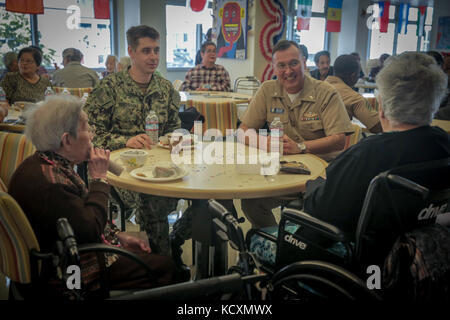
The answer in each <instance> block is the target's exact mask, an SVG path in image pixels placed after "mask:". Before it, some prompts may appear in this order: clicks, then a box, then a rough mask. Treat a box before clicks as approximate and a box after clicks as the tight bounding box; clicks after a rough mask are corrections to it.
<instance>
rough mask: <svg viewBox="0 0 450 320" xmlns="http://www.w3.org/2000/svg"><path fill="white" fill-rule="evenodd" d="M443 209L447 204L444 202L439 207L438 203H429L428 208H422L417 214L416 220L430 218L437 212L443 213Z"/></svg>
mask: <svg viewBox="0 0 450 320" xmlns="http://www.w3.org/2000/svg"><path fill="white" fill-rule="evenodd" d="M445 209H447V204H446V203H444V204H443V205H442V206H440V207H439V205H436V207H433V203H431V204H430V206H429V207H428V208H423V209H422V210H421V211H420V212H419V215H418V216H417V219H418V220H427V219H431V218H435V217H437V216H438V215H439V214H444V213H446V212H445Z"/></svg>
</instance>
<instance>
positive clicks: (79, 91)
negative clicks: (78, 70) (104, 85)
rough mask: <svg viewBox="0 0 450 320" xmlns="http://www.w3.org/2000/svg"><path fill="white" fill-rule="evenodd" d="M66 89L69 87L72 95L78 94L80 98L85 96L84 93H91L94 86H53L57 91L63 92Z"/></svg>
mask: <svg viewBox="0 0 450 320" xmlns="http://www.w3.org/2000/svg"><path fill="white" fill-rule="evenodd" d="M64 89H67V90H68V91H69V92H70V94H71V95H73V96H77V97H79V98H82V97H83V94H85V93H87V94H90V93H91V92H92V90H93V88H90V87H88V88H65V87H53V90H55V93H63V91H64Z"/></svg>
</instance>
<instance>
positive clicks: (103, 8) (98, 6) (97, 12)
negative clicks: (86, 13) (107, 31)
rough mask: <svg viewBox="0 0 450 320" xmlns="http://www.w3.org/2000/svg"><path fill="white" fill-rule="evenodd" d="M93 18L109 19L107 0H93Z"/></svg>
mask: <svg viewBox="0 0 450 320" xmlns="http://www.w3.org/2000/svg"><path fill="white" fill-rule="evenodd" d="M94 18H95V19H109V0H94Z"/></svg>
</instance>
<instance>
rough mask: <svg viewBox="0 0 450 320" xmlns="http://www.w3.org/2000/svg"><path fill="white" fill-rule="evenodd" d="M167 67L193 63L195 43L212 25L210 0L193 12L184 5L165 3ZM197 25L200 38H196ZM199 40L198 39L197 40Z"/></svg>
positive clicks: (187, 65) (171, 67) (197, 42)
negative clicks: (199, 27)
mask: <svg viewBox="0 0 450 320" xmlns="http://www.w3.org/2000/svg"><path fill="white" fill-rule="evenodd" d="M166 21H167V22H166V28H167V37H166V41H167V44H166V46H167V60H166V62H167V68H168V69H176V68H183V69H184V68H192V67H193V66H194V64H195V56H196V54H197V50H198V49H200V48H197V44H199V43H202V42H203V41H204V35H205V34H206V32H207V31H208V29H209V28H211V27H212V22H213V19H212V9H211V1H208V4H207V7H206V8H205V9H204V10H203V11H201V12H193V11H192V10H191V9H190V8H188V7H186V6H185V5H176V4H174V5H171V4H168V5H166ZM198 25H200V26H201V29H202V34H203V35H202V39H197V29H198V27H197V26H198ZM197 40H200V41H197Z"/></svg>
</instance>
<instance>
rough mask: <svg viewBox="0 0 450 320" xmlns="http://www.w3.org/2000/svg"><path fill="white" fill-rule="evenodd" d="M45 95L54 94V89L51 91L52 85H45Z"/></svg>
mask: <svg viewBox="0 0 450 320" xmlns="http://www.w3.org/2000/svg"><path fill="white" fill-rule="evenodd" d="M44 94H45V97H46V98H47V97H50V96H53V95H54V94H55V91H53V89H52V87H47V89H45V93H44Z"/></svg>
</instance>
